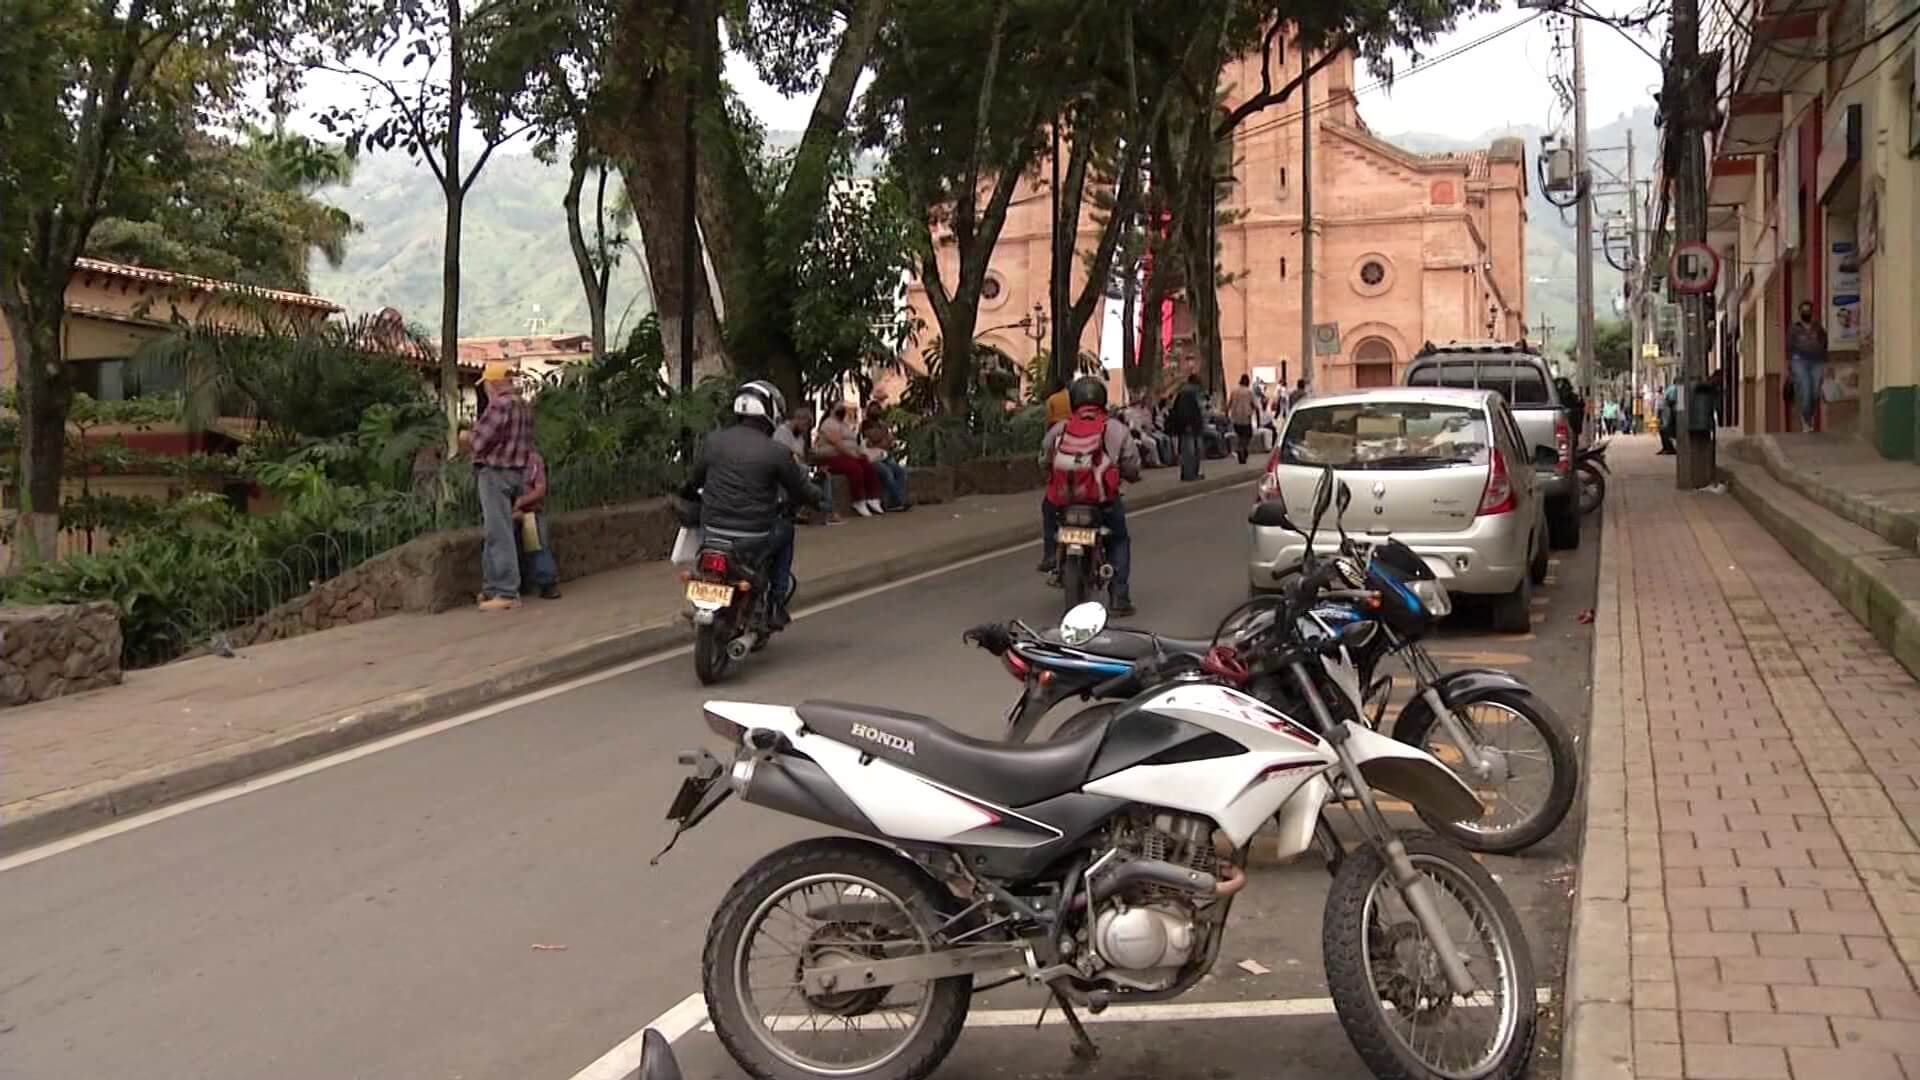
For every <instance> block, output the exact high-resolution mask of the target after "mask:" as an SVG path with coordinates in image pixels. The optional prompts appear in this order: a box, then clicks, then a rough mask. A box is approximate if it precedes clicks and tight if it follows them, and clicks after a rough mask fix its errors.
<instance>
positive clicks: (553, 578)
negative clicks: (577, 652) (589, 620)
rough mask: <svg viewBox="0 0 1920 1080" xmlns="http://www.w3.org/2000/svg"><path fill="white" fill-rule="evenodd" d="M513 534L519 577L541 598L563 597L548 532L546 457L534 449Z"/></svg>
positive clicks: (518, 501)
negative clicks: (518, 561)
mask: <svg viewBox="0 0 1920 1080" xmlns="http://www.w3.org/2000/svg"><path fill="white" fill-rule="evenodd" d="M513 513H514V530H513V531H514V537H515V539H517V540H518V541H519V543H520V580H521V581H522V582H526V583H528V584H531V585H532V586H533V588H534V589H535V590H537V591H538V592H539V594H540V599H542V600H558V599H560V564H559V563H558V562H556V561H555V560H554V557H553V541H552V540H551V539H550V538H549V537H548V535H547V460H546V458H544V457H542V456H540V451H539V450H535V451H534V452H533V453H531V454H528V455H527V477H526V483H525V484H523V485H522V487H521V491H520V497H519V498H517V499H515V500H513Z"/></svg>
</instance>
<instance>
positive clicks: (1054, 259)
mask: <svg viewBox="0 0 1920 1080" xmlns="http://www.w3.org/2000/svg"><path fill="white" fill-rule="evenodd" d="M1048 126H1049V127H1051V128H1052V129H1053V183H1051V184H1049V185H1047V194H1048V196H1049V200H1048V206H1049V208H1050V211H1051V215H1052V219H1053V225H1052V227H1050V228H1049V229H1047V235H1048V236H1049V237H1050V238H1051V239H1052V240H1053V254H1052V256H1051V257H1050V259H1049V261H1050V262H1051V263H1052V266H1051V267H1049V270H1050V273H1049V275H1048V278H1047V308H1048V309H1049V313H1050V315H1051V317H1052V318H1053V341H1052V344H1051V347H1052V349H1053V357H1052V363H1051V364H1050V365H1049V366H1050V367H1051V368H1052V369H1053V370H1051V371H1049V372H1048V373H1047V381H1048V382H1050V383H1051V382H1053V381H1055V380H1059V381H1063V382H1072V381H1073V375H1072V372H1071V370H1070V368H1069V366H1068V358H1067V355H1066V351H1065V350H1064V349H1063V348H1062V347H1061V346H1062V344H1063V342H1064V335H1065V332H1066V325H1065V324H1066V320H1065V319H1063V318H1061V317H1060V316H1061V315H1063V314H1065V311H1064V308H1065V306H1066V305H1064V304H1062V303H1061V302H1060V297H1061V294H1062V293H1063V292H1064V291H1065V285H1064V284H1063V283H1062V282H1061V280H1060V276H1061V274H1062V272H1063V271H1065V270H1067V260H1064V259H1062V258H1061V257H1060V245H1061V243H1062V237H1061V235H1060V234H1061V233H1062V232H1065V231H1066V230H1064V229H1063V228H1061V225H1060V120H1059V118H1058V117H1055V118H1054V121H1053V123H1052V124H1050V125H1048ZM1074 359H1075V361H1076V362H1077V360H1078V358H1077V357H1076V358H1074Z"/></svg>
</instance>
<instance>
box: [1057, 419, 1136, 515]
mask: <svg viewBox="0 0 1920 1080" xmlns="http://www.w3.org/2000/svg"><path fill="white" fill-rule="evenodd" d="M1119 494H1120V466H1119V463H1117V462H1115V461H1112V460H1109V459H1108V457H1107V411H1106V410H1105V409H1102V408H1100V407H1099V406H1098V405H1086V406H1082V407H1081V408H1079V409H1077V410H1075V411H1074V414H1073V416H1072V417H1070V418H1068V420H1067V425H1066V430H1064V431H1062V432H1061V433H1060V441H1059V442H1057V443H1055V444H1054V447H1053V473H1052V475H1051V476H1049V477H1047V501H1048V502H1050V503H1052V504H1053V505H1055V506H1074V505H1078V504H1087V505H1095V506H1097V505H1099V504H1101V503H1104V502H1108V501H1111V500H1112V499H1114V498H1116V497H1117V496H1118V495H1119Z"/></svg>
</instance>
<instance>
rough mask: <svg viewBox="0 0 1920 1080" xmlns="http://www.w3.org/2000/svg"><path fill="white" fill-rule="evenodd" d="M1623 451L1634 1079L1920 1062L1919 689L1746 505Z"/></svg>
mask: <svg viewBox="0 0 1920 1080" xmlns="http://www.w3.org/2000/svg"><path fill="white" fill-rule="evenodd" d="M1615 447H1616V449H1615V451H1614V453H1613V454H1612V455H1611V458H1612V463H1613V464H1614V466H1615V468H1616V473H1615V479H1614V482H1613V485H1612V489H1611V492H1610V494H1609V500H1610V501H1609V504H1608V507H1607V510H1606V513H1607V515H1608V516H1609V519H1610V520H1609V521H1608V522H1607V528H1606V534H1605V542H1606V544H1607V545H1608V546H1607V550H1606V552H1605V554H1604V560H1605V563H1606V567H1605V568H1604V569H1603V571H1602V573H1603V581H1605V580H1607V578H1608V577H1609V576H1610V577H1611V580H1612V583H1613V585H1614V587H1615V588H1616V589H1617V596H1618V604H1617V608H1616V609H1612V610H1609V609H1608V608H1607V607H1606V606H1605V605H1604V603H1603V607H1602V611H1601V616H1602V617H1603V618H1605V617H1608V616H1613V617H1615V618H1617V619H1618V620H1619V625H1617V626H1616V627H1612V628H1608V627H1605V626H1603V627H1601V630H1602V632H1603V634H1608V635H1617V640H1618V648H1617V653H1614V652H1607V653H1606V655H1607V656H1608V657H1609V660H1611V658H1612V657H1613V656H1616V655H1617V660H1618V668H1617V671H1618V679H1619V683H1620V685H1619V687H1618V702H1619V707H1620V709H1621V713H1620V715H1621V717H1622V720H1623V721H1624V762H1625V774H1626V792H1627V797H1626V799H1625V809H1624V815H1620V814H1618V813H1616V814H1615V815H1614V816H1615V817H1616V818H1618V817H1621V816H1623V817H1624V825H1625V848H1626V874H1627V881H1626V890H1625V897H1626V913H1627V924H1628V925H1627V930H1628V934H1627V942H1626V943H1627V945H1628V948H1629V953H1630V964H1629V966H1630V973H1631V992H1630V999H1629V1003H1630V1006H1631V1058H1630V1067H1631V1068H1630V1073H1628V1074H1627V1075H1633V1076H1639V1077H1650V1078H1665V1077H1674V1078H1686V1080H1763V1078H1771V1077H1778V1078H1793V1080H1811V1078H1816V1077H1818V1078H1823V1080H1825V1078H1831V1080H1840V1078H1843V1077H1844V1078H1846V1080H1865V1078H1877V1077H1887V1078H1892V1080H1920V997H1916V995H1915V972H1916V969H1917V968H1920V842H1916V835H1917V827H1920V684H1916V682H1915V681H1914V680H1913V678H1912V677H1911V676H1909V675H1908V674H1907V673H1906V671H1905V670H1904V669H1903V668H1901V667H1900V665H1899V664H1898V663H1896V662H1895V661H1894V660H1893V659H1892V658H1891V657H1890V656H1888V655H1887V653H1886V652H1885V650H1883V649H1882V648H1881V647H1880V646H1879V644H1878V643H1877V642H1875V640H1874V638H1873V635H1872V634H1871V633H1870V632H1869V631H1868V630H1867V628H1866V627H1864V626H1862V625H1860V623H1859V622H1857V621H1856V620H1855V619H1854V618H1853V617H1852V616H1851V615H1849V614H1848V613H1847V612H1846V611H1845V609H1843V608H1842V607H1841V606H1840V604H1839V603H1838V602H1837V601H1836V600H1835V599H1834V598H1833V596H1832V595H1831V594H1829V593H1828V592H1827V591H1826V589H1824V588H1823V587H1821V585H1820V584H1819V583H1818V582H1817V581H1816V580H1815V579H1814V578H1813V577H1812V576H1811V575H1809V574H1808V573H1807V572H1806V571H1805V570H1804V569H1802V568H1801V567H1800V566H1799V565H1798V564H1797V563H1796V562H1794V560H1793V558H1792V556H1791V555H1789V554H1788V553H1787V551H1786V550H1785V549H1784V548H1782V547H1781V546H1780V545H1779V544H1778V543H1777V542H1775V541H1774V540H1773V538H1772V537H1771V536H1769V535H1768V534H1767V533H1766V532H1765V530H1764V529H1762V528H1761V526H1760V525H1759V524H1758V523H1757V522H1755V521H1754V519H1753V518H1752V517H1751V516H1750V515H1748V514H1747V513H1746V511H1744V510H1743V509H1741V507H1740V506H1739V505H1738V504H1737V503H1736V502H1734V501H1733V500H1732V499H1730V498H1728V497H1726V496H1724V495H1715V494H1711V493H1698V494H1682V493H1680V492H1677V491H1675V490H1674V488H1673V482H1672V476H1673V471H1672V466H1671V462H1670V461H1669V459H1666V458H1657V457H1654V456H1653V454H1652V450H1653V448H1654V444H1653V442H1652V440H1650V439H1623V440H1616V443H1615ZM1609 571H1610V572H1611V573H1610V574H1609ZM1608 679H1609V675H1608V673H1607V672H1606V671H1602V672H1601V682H1602V683H1603V684H1604V683H1605V682H1607V681H1608ZM1597 693H1601V694H1608V695H1609V696H1611V693H1612V691H1610V689H1609V688H1608V687H1606V686H1604V685H1602V686H1600V687H1599V688H1598V689H1597ZM1596 705H1598V703H1596ZM1596 823H1598V819H1597V820H1596ZM1589 850H1590V851H1591V850H1593V849H1592V847H1591V845H1590V848H1589ZM1616 1064H1617V1061H1616ZM1615 1075H1618V1072H1617V1071H1616V1073H1615Z"/></svg>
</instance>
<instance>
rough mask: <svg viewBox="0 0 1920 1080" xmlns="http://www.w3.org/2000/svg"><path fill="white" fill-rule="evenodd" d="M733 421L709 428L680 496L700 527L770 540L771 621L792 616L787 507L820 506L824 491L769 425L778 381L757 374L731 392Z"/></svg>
mask: <svg viewBox="0 0 1920 1080" xmlns="http://www.w3.org/2000/svg"><path fill="white" fill-rule="evenodd" d="M733 415H734V419H735V422H734V423H733V424H731V425H729V426H727V427H724V428H721V429H720V430H719V431H716V432H714V433H713V434H711V435H708V436H707V438H706V441H705V442H704V443H702V444H701V447H700V455H699V459H698V460H697V461H695V462H694V466H693V475H692V476H689V477H688V478H687V482H686V484H684V485H683V486H682V487H681V489H680V497H681V498H683V499H687V500H690V501H692V500H697V501H698V502H699V503H700V527H701V528H703V529H707V530H709V531H717V532H726V533H748V534H752V533H765V534H767V537H768V540H767V542H768V544H769V545H770V553H769V556H768V558H769V562H768V566H767V578H768V580H767V586H768V588H770V589H772V590H773V595H774V598H775V604H774V614H773V620H774V627H775V628H776V629H778V628H780V627H784V626H785V625H787V623H788V622H789V621H790V616H789V615H788V613H787V594H788V593H789V592H790V591H791V589H792V581H793V522H792V521H791V520H790V518H789V514H788V508H789V507H793V506H801V505H807V506H813V507H816V508H821V509H824V508H826V497H825V496H824V495H822V494H821V492H820V489H819V488H817V487H815V486H814V485H813V483H812V481H810V480H809V479H808V478H807V471H806V469H805V467H803V466H802V465H801V464H800V463H799V462H798V461H796V460H794V457H793V454H792V453H791V452H789V451H788V450H787V448H786V447H784V446H781V445H780V444H779V443H777V442H775V441H774V439H773V427H774V425H775V424H776V423H779V422H780V420H781V419H782V418H784V417H785V416H786V415H787V402H786V399H785V398H784V397H783V396H782V395H781V393H780V390H779V388H778V387H775V386H774V385H773V384H772V383H770V382H766V381H764V380H758V379H756V380H755V381H753V382H750V383H747V384H746V385H744V386H742V387H741V388H740V389H739V390H738V391H736V392H735V393H734V395H733Z"/></svg>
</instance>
